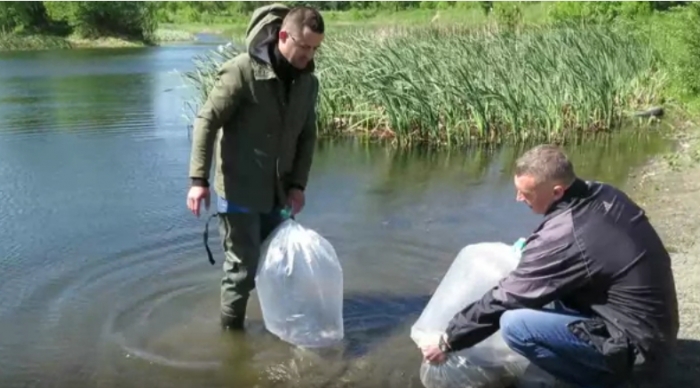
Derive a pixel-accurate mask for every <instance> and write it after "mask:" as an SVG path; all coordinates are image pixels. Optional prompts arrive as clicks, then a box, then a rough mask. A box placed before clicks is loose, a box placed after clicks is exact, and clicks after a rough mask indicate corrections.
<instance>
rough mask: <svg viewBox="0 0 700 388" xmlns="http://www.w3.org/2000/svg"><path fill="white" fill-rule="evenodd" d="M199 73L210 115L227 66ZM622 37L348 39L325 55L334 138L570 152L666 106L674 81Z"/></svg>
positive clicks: (416, 33) (442, 31)
mask: <svg viewBox="0 0 700 388" xmlns="http://www.w3.org/2000/svg"><path fill="white" fill-rule="evenodd" d="M235 54H236V52H235V51H234V50H231V51H228V52H226V53H224V54H223V55H222V54H218V53H216V54H214V53H213V54H212V55H211V56H210V57H209V58H206V59H204V60H201V61H200V62H198V66H197V69H196V70H195V71H193V72H192V73H188V74H187V77H188V80H189V81H190V82H191V83H192V84H193V85H194V86H195V87H196V88H197V90H198V91H199V93H198V100H197V101H196V102H195V104H194V105H195V106H198V105H199V104H200V103H201V101H202V99H203V98H205V96H206V90H208V89H209V85H211V77H212V75H213V73H214V71H215V70H216V68H217V66H218V64H219V63H221V62H222V61H224V60H225V59H227V58H230V57H232V56H234V55H235ZM654 61H655V56H654V52H653V50H652V49H651V48H649V47H648V46H647V45H645V44H644V43H643V42H641V41H640V40H639V39H638V38H636V37H635V35H634V34H632V33H630V32H629V31H627V30H625V29H624V28H621V27H615V26H613V27H605V26H588V27H576V28H553V27H541V28H529V29H527V30H526V31H523V32H521V33H517V34H516V33H514V32H512V31H509V30H505V31H504V30H503V29H501V28H499V27H498V26H489V27H485V28H469V29H467V28H463V27H462V28H459V27H453V28H440V27H431V26H428V27H418V28H408V27H403V28H402V27H392V28H379V29H369V28H362V29H354V28H346V29H342V30H339V31H338V32H337V33H336V34H334V35H329V36H328V38H327V43H326V44H325V45H324V48H323V51H322V52H320V53H319V58H318V62H319V69H320V70H319V72H318V76H319V79H320V81H321V96H320V105H319V121H318V124H319V129H320V131H321V134H322V135H328V136H335V135H341V134H351V135H362V136H366V137H370V138H389V139H391V140H393V141H395V142H396V144H398V145H401V146H407V145H412V144H416V143H429V144H433V145H461V144H467V143H471V142H475V141H490V142H500V141H524V140H537V139H542V140H544V139H546V140H566V138H568V137H570V136H578V135H580V134H581V133H586V132H597V131H604V130H609V129H613V128H617V127H619V126H620V125H621V124H622V122H623V121H624V118H625V117H627V116H628V115H629V113H630V112H632V111H634V110H637V109H642V108H645V107H648V106H650V105H653V104H656V103H657V102H658V99H659V97H660V96H659V93H658V91H659V90H660V89H661V88H662V87H663V82H664V74H663V73H662V72H659V71H654V70H652V69H653V67H654Z"/></svg>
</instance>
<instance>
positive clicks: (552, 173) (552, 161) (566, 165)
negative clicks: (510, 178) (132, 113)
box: [515, 144, 576, 185]
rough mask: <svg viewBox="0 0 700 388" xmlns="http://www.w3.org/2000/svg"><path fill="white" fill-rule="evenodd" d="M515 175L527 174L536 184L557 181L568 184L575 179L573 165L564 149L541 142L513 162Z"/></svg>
mask: <svg viewBox="0 0 700 388" xmlns="http://www.w3.org/2000/svg"><path fill="white" fill-rule="evenodd" d="M515 175H516V176H521V175H529V176H532V177H533V178H535V182H536V183H537V184H540V183H543V182H559V183H562V184H567V185H568V184H570V183H572V182H573V181H574V179H576V173H575V172H574V166H573V164H572V163H571V161H570V160H569V157H568V156H566V154H565V153H564V151H563V150H562V149H561V148H559V147H557V146H555V145H551V144H542V145H538V146H536V147H533V148H531V149H529V150H528V151H526V152H525V153H524V154H523V155H522V156H520V158H518V160H517V161H516V162H515Z"/></svg>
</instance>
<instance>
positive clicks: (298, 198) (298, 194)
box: [287, 189, 306, 215]
mask: <svg viewBox="0 0 700 388" xmlns="http://www.w3.org/2000/svg"><path fill="white" fill-rule="evenodd" d="M305 201H306V198H305V196H304V192H303V191H301V190H299V189H290V190H289V193H288V194H287V205H289V206H290V207H291V208H292V215H296V214H297V213H299V212H301V209H303V208H304V203H305Z"/></svg>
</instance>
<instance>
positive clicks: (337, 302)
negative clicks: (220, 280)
mask: <svg viewBox="0 0 700 388" xmlns="http://www.w3.org/2000/svg"><path fill="white" fill-rule="evenodd" d="M255 282H256V289H257V294H258V299H259V300H260V308H261V310H262V314H263V321H264V324H265V328H266V329H267V330H268V331H270V332H271V333H272V334H274V335H276V336H277V337H279V338H280V339H282V340H283V341H286V342H289V343H291V344H294V345H297V346H300V347H306V348H317V347H326V346H331V345H334V344H336V343H337V342H339V341H341V340H342V339H343V337H344V328H343V269H342V267H341V265H340V261H339V260H338V256H337V255H336V252H335V249H334V248H333V246H332V245H331V244H330V243H329V242H328V240H326V239H325V238H323V237H322V236H321V235H319V234H318V233H316V232H315V231H313V230H311V229H308V228H305V227H303V226H302V225H300V224H299V223H298V222H296V221H294V220H291V219H288V220H286V221H284V222H283V223H282V224H280V225H279V226H278V227H277V228H276V229H275V230H274V231H273V232H272V233H271V234H270V236H269V237H268V238H267V240H265V241H264V242H263V246H262V249H261V257H260V263H259V265H258V270H257V274H256V278H255Z"/></svg>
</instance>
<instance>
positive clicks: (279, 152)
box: [189, 4, 318, 212]
mask: <svg viewBox="0 0 700 388" xmlns="http://www.w3.org/2000/svg"><path fill="white" fill-rule="evenodd" d="M288 11H289V8H288V7H286V6H284V5H281V4H272V5H267V6H264V7H261V8H258V9H257V10H255V11H254V12H253V16H252V18H251V21H250V24H249V25H248V29H247V31H246V48H247V50H246V52H244V53H241V54H239V55H237V56H236V57H234V58H232V59H231V60H229V61H227V62H226V63H224V64H223V65H222V66H221V68H220V69H219V71H218V76H217V79H216V81H215V83H214V86H213V87H212V90H211V91H210V93H209V95H208V97H207V100H206V102H205V103H204V105H203V106H202V107H201V109H200V110H199V112H198V114H197V117H196V119H195V122H194V134H193V142H192V151H191V157H190V168H189V176H190V178H195V179H196V178H198V179H200V180H205V181H208V180H209V172H210V170H211V163H212V159H213V156H214V157H215V160H216V164H215V166H216V171H215V172H216V180H215V184H214V189H215V190H216V193H217V194H218V195H219V196H220V197H223V198H225V199H226V200H227V201H229V202H230V203H233V204H235V205H237V206H239V207H244V208H247V209H249V210H251V211H257V212H268V211H270V210H272V208H273V206H274V204H275V196H277V199H278V200H279V204H284V203H285V202H286V194H287V191H288V190H289V188H290V187H294V186H298V187H300V188H302V189H303V188H305V187H306V184H307V180H308V176H309V170H310V168H311V162H312V159H313V154H314V147H315V142H316V103H317V99H318V79H317V78H316V76H315V75H314V74H313V70H314V66H315V64H314V63H313V61H312V62H311V63H310V64H309V66H308V67H307V69H305V70H304V71H302V72H300V74H299V75H298V76H297V77H296V78H295V79H294V80H293V81H292V83H291V86H290V90H289V95H288V98H285V97H284V85H283V82H282V80H280V79H279V78H278V77H277V75H276V74H275V72H274V70H273V67H272V62H271V59H270V54H269V50H268V47H269V45H270V43H272V42H276V41H277V31H278V30H279V27H280V26H281V24H282V20H283V19H284V16H285V15H286V14H287V12H288ZM275 44H276V43H275Z"/></svg>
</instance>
